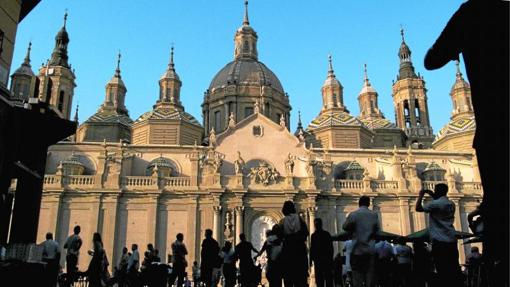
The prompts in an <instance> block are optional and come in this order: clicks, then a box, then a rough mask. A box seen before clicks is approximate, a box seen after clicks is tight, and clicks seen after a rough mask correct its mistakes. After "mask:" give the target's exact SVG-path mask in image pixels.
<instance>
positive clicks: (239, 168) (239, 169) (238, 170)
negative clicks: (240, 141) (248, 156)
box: [234, 151, 245, 174]
mask: <svg viewBox="0 0 510 287" xmlns="http://www.w3.org/2000/svg"><path fill="white" fill-rule="evenodd" d="M244 165H245V162H244V159H243V158H242V157H241V153H240V152H239V151H238V152H237V159H236V160H235V161H234V171H235V174H242V173H243V169H244Z"/></svg>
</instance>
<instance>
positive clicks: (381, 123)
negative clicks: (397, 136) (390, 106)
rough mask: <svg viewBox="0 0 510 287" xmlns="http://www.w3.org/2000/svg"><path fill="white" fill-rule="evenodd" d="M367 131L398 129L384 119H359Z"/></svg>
mask: <svg viewBox="0 0 510 287" xmlns="http://www.w3.org/2000/svg"><path fill="white" fill-rule="evenodd" d="M360 120H361V122H363V124H364V125H365V126H367V127H368V128H369V129H371V130H373V129H398V127H397V126H396V125H395V124H394V123H392V122H390V121H389V120H387V119H385V118H376V119H374V118H366V119H360Z"/></svg>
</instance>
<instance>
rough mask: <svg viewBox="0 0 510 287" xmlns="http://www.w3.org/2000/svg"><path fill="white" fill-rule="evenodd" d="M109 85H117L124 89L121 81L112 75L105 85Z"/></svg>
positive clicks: (118, 77)
mask: <svg viewBox="0 0 510 287" xmlns="http://www.w3.org/2000/svg"><path fill="white" fill-rule="evenodd" d="M109 84H112V85H119V86H122V87H126V85H125V84H124V81H123V80H122V78H121V77H120V76H117V75H114V76H113V77H112V78H111V79H110V81H108V83H107V85H109Z"/></svg>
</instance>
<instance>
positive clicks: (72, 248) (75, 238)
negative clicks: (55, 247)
mask: <svg viewBox="0 0 510 287" xmlns="http://www.w3.org/2000/svg"><path fill="white" fill-rule="evenodd" d="M80 231H81V228H80V226H79V225H76V226H75V227H74V229H73V234H72V235H71V236H69V237H68V238H67V240H66V243H65V244H64V249H67V254H66V268H67V276H68V278H69V279H70V281H71V282H74V281H75V280H76V273H77V272H78V256H79V255H80V248H81V245H82V244H83V242H82V241H81V238H80V236H79V234H80Z"/></svg>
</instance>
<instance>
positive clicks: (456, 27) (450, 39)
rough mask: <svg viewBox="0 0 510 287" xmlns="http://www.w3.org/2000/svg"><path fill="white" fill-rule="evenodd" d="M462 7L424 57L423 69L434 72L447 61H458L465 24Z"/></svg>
mask: <svg viewBox="0 0 510 287" xmlns="http://www.w3.org/2000/svg"><path fill="white" fill-rule="evenodd" d="M463 7H464V6H461V7H460V8H459V10H457V11H456V12H455V14H453V16H452V18H450V20H449V21H448V23H447V24H446V26H445V28H444V29H443V31H442V32H441V35H439V38H437V40H436V42H435V43H434V45H432V47H431V48H430V49H429V50H428V52H427V55H426V56H425V61H424V64H425V68H426V69H427V70H435V69H439V68H441V67H443V66H444V65H446V64H447V63H448V62H449V61H452V60H458V59H459V54H460V53H461V52H462V47H461V45H462V43H463V42H464V41H463V36H464V31H465V30H466V27H465V26H466V23H464V14H465V10H464V9H463Z"/></svg>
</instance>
